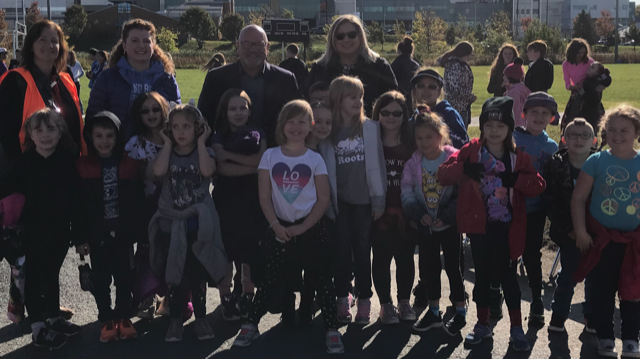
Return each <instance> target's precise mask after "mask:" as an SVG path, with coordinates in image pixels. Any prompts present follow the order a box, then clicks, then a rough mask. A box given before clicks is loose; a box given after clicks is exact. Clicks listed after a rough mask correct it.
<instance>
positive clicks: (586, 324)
mask: <svg viewBox="0 0 640 359" xmlns="http://www.w3.org/2000/svg"><path fill="white" fill-rule="evenodd" d="M584 331H585V332H587V333H589V334H597V332H596V328H594V327H593V324H592V323H591V321H590V320H589V319H588V318H587V317H584Z"/></svg>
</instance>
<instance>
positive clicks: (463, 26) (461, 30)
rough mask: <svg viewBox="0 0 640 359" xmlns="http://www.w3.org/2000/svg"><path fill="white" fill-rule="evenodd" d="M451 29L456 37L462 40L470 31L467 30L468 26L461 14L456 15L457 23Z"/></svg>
mask: <svg viewBox="0 0 640 359" xmlns="http://www.w3.org/2000/svg"><path fill="white" fill-rule="evenodd" d="M453 29H454V33H455V36H456V37H458V38H460V39H464V38H465V37H467V34H468V33H469V31H470V29H469V24H467V18H466V16H464V15H462V14H458V21H457V22H456V24H455V26H454V27H453Z"/></svg>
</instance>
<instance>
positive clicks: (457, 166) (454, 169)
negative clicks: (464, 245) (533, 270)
mask: <svg viewBox="0 0 640 359" xmlns="http://www.w3.org/2000/svg"><path fill="white" fill-rule="evenodd" d="M482 145H483V141H481V140H479V139H477V138H474V139H473V140H471V142H470V143H469V144H467V145H465V146H464V147H462V149H461V150H460V152H458V153H457V154H455V155H452V156H451V157H449V159H448V160H447V161H446V162H445V163H443V164H442V165H440V170H439V171H438V181H439V182H440V183H441V184H443V185H445V186H447V185H453V184H457V185H458V201H459V202H461V203H464V205H463V206H457V207H456V219H457V224H458V232H459V233H467V234H473V233H483V234H484V233H486V229H485V228H486V224H487V211H486V209H485V204H484V200H483V198H482V193H481V192H480V184H479V183H478V182H476V181H474V180H472V179H471V178H469V177H468V176H466V175H465V174H464V163H465V162H466V161H469V162H470V163H478V159H479V158H480V150H481V148H482ZM510 155H511V170H512V171H513V172H514V173H515V172H517V173H519V176H518V180H517V181H516V184H515V186H514V187H513V188H510V189H509V192H508V195H509V202H510V203H511V207H512V208H513V219H512V222H511V228H510V229H509V253H510V255H511V260H513V261H515V260H517V259H518V258H519V257H520V256H521V255H522V253H523V252H524V244H525V238H526V233H527V208H526V204H525V197H529V198H533V197H536V196H539V195H540V194H542V192H544V189H545V182H544V179H543V178H542V176H540V175H539V174H538V173H537V172H536V170H535V168H534V167H533V164H531V160H530V159H529V155H527V154H526V153H524V152H522V151H520V150H516V153H510Z"/></svg>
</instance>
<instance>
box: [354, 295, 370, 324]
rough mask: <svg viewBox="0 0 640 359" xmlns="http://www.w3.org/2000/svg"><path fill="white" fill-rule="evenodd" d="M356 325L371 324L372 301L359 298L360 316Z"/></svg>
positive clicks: (357, 315)
mask: <svg viewBox="0 0 640 359" xmlns="http://www.w3.org/2000/svg"><path fill="white" fill-rule="evenodd" d="M355 322H356V324H361V325H367V324H369V322H371V299H360V298H358V314H356V320H355Z"/></svg>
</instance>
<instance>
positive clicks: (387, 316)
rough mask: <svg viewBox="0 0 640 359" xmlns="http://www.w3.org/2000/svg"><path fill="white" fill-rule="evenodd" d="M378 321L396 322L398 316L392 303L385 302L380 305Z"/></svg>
mask: <svg viewBox="0 0 640 359" xmlns="http://www.w3.org/2000/svg"><path fill="white" fill-rule="evenodd" d="M378 317H379V318H380V322H382V324H384V325H390V324H398V323H400V318H398V311H397V309H396V307H395V306H394V305H393V303H387V304H383V305H381V306H380V315H379V316H378Z"/></svg>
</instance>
